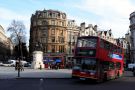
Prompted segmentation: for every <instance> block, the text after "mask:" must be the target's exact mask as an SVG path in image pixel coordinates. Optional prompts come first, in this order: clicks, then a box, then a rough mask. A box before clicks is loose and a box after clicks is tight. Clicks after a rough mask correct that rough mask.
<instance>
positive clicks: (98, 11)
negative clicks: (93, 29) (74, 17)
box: [74, 0, 135, 37]
mask: <svg viewBox="0 0 135 90" xmlns="http://www.w3.org/2000/svg"><path fill="white" fill-rule="evenodd" d="M82 5H83V7H82ZM74 6H75V7H76V8H78V9H79V10H82V11H85V12H88V13H92V14H94V15H95V16H98V17H101V18H100V19H99V20H96V21H95V23H97V24H98V26H99V27H101V28H103V29H112V32H113V34H114V37H120V36H121V35H122V36H124V34H125V33H126V32H127V30H128V27H129V15H130V13H131V12H133V11H134V10H135V6H134V5H133V4H132V2H131V0H85V1H82V2H81V5H79V4H76V5H74ZM90 16H91V15H90ZM91 18H92V17H91ZM89 20H90V18H89Z"/></svg>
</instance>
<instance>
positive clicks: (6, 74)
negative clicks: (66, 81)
mask: <svg viewBox="0 0 135 90" xmlns="http://www.w3.org/2000/svg"><path fill="white" fill-rule="evenodd" d="M0 68H1V67H0ZM71 73H72V70H69V69H58V70H45V69H43V70H39V69H24V71H22V72H20V77H19V78H71ZM17 75H18V71H15V70H14V68H12V67H10V68H9V67H6V68H1V69H0V79H15V78H18V77H17Z"/></svg>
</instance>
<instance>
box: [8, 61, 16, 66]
mask: <svg viewBox="0 0 135 90" xmlns="http://www.w3.org/2000/svg"><path fill="white" fill-rule="evenodd" d="M8 62H9V63H10V64H11V66H15V64H16V60H8Z"/></svg>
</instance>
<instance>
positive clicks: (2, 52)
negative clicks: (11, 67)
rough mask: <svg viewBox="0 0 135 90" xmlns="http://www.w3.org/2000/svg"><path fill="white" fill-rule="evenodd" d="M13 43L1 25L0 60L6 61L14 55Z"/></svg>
mask: <svg viewBox="0 0 135 90" xmlns="http://www.w3.org/2000/svg"><path fill="white" fill-rule="evenodd" d="M13 48H14V46H13V43H12V41H11V39H10V38H8V37H7V36H6V35H5V31H4V28H3V27H2V26H1V25H0V60H2V61H3V60H6V59H8V58H10V56H11V55H12V54H13Z"/></svg>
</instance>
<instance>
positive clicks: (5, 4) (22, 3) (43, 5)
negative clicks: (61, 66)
mask: <svg viewBox="0 0 135 90" xmlns="http://www.w3.org/2000/svg"><path fill="white" fill-rule="evenodd" d="M43 9H54V10H59V11H62V12H65V13H66V14H67V17H68V19H74V20H75V21H76V23H77V25H80V23H81V22H86V24H93V25H95V24H96V25H98V28H99V29H101V30H109V29H112V33H113V36H114V37H116V38H118V37H122V36H124V35H125V33H127V31H128V30H129V15H130V13H132V12H133V11H135V1H134V0H1V3H0V25H2V26H3V28H4V29H5V30H6V29H7V27H8V26H9V25H10V23H11V21H12V20H14V19H15V20H20V21H23V23H24V24H25V26H26V29H27V37H28V39H29V28H30V18H31V15H32V14H34V13H35V11H36V10H43Z"/></svg>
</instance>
